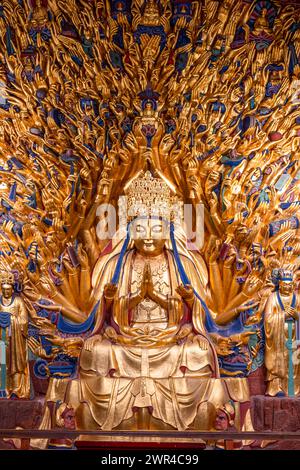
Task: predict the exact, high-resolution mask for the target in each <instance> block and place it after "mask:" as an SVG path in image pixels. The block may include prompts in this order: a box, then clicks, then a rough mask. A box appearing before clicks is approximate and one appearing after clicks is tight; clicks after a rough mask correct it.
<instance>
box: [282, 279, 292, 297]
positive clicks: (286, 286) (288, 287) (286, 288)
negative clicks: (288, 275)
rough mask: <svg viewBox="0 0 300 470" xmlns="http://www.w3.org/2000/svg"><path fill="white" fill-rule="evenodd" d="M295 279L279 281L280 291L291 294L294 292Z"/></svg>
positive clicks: (283, 293)
mask: <svg viewBox="0 0 300 470" xmlns="http://www.w3.org/2000/svg"><path fill="white" fill-rule="evenodd" d="M293 289H294V283H293V281H279V292H280V294H282V295H289V294H291V293H292V292H293Z"/></svg>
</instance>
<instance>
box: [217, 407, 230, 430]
mask: <svg viewBox="0 0 300 470" xmlns="http://www.w3.org/2000/svg"><path fill="white" fill-rule="evenodd" d="M215 428H216V429H217V431H226V430H227V429H228V417H227V415H226V413H224V411H221V410H219V411H218V412H217V416H216V420H215Z"/></svg>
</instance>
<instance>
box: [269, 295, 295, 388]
mask: <svg viewBox="0 0 300 470" xmlns="http://www.w3.org/2000/svg"><path fill="white" fill-rule="evenodd" d="M297 303H298V304H299V302H297ZM264 325H265V336H266V345H265V366H266V369H267V391H266V393H267V394H268V395H271V396H275V395H277V393H279V392H284V393H285V394H286V395H288V359H289V356H288V349H287V347H286V342H287V340H288V324H287V323H286V321H285V312H284V310H282V307H281V306H280V304H279V302H278V297H277V293H276V292H273V293H272V294H271V295H270V297H269V298H268V300H267V303H266V306H265V314H264ZM295 326H296V325H295V322H294V324H293V341H295V340H296V329H295ZM294 389H295V395H299V393H300V367H299V365H294Z"/></svg>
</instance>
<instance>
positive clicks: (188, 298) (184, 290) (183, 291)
mask: <svg viewBox="0 0 300 470" xmlns="http://www.w3.org/2000/svg"><path fill="white" fill-rule="evenodd" d="M176 292H177V293H178V294H179V295H180V297H181V298H182V299H183V300H184V302H185V303H186V304H187V306H188V307H189V308H190V309H192V308H193V305H194V300H195V294H194V289H193V288H192V286H190V285H183V284H181V285H179V286H178V287H177V288H176Z"/></svg>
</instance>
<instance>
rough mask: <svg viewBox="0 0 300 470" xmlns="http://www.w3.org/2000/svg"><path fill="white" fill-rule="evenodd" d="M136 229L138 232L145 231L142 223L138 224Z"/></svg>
mask: <svg viewBox="0 0 300 470" xmlns="http://www.w3.org/2000/svg"><path fill="white" fill-rule="evenodd" d="M135 230H136V232H137V233H143V232H145V227H143V226H142V225H137V226H136V228H135Z"/></svg>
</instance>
